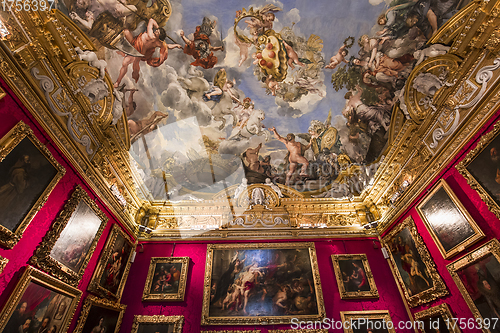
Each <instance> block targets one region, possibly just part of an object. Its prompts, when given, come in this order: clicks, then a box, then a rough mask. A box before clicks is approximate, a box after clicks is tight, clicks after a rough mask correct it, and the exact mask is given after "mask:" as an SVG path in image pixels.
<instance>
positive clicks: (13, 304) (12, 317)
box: [0, 267, 81, 333]
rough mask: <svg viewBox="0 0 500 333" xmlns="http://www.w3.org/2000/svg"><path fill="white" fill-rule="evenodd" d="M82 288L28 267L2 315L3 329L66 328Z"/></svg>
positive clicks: (57, 332)
mask: <svg viewBox="0 0 500 333" xmlns="http://www.w3.org/2000/svg"><path fill="white" fill-rule="evenodd" d="M80 295H81V291H79V290H77V289H75V288H72V287H70V286H68V285H66V284H64V283H62V282H60V281H58V280H56V279H54V278H52V277H50V276H48V275H46V274H44V273H42V272H40V271H38V270H36V269H34V268H32V267H27V268H26V270H25V272H24V274H23V276H22V277H21V279H19V283H18V285H17V287H16V289H15V290H14V292H13V294H12V295H11V296H10V298H9V300H8V301H7V303H6V304H5V306H4V308H3V310H2V313H1V315H0V331H2V332H4V333H19V332H51V333H63V332H66V331H67V329H68V326H69V324H70V320H71V318H72V317H73V314H74V311H75V308H76V306H77V304H78V301H79V300H80Z"/></svg>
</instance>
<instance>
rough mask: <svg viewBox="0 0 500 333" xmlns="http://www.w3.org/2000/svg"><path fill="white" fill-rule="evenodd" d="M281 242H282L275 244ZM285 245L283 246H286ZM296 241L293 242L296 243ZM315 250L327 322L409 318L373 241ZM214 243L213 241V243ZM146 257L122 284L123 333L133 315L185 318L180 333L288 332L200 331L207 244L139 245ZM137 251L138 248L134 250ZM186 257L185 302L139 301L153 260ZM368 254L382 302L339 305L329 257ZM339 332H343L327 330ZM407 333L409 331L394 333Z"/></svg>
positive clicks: (319, 245)
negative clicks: (343, 316)
mask: <svg viewBox="0 0 500 333" xmlns="http://www.w3.org/2000/svg"><path fill="white" fill-rule="evenodd" d="M276 242H283V241H276ZM284 242H286V241H284ZM294 242H296V241H295V240H294ZM313 242H314V243H315V247H316V254H317V258H318V267H319V273H320V280H321V286H322V288H323V298H324V301H325V309H326V315H327V317H328V318H332V319H334V320H337V321H340V311H361V310H389V311H390V313H391V317H392V320H393V322H394V324H395V325H398V322H400V321H408V315H407V314H406V310H405V308H404V304H403V302H402V300H401V296H400V295H399V292H398V289H397V286H396V284H395V281H394V279H393V278H392V273H391V270H390V268H389V266H388V264H387V262H386V260H385V259H384V257H383V255H382V252H381V250H380V244H379V243H378V241H376V244H377V249H374V247H373V239H370V240H368V239H348V240H313ZM214 243H215V242H214ZM143 245H144V252H143V253H137V257H136V259H135V262H134V263H133V264H132V267H131V274H130V276H129V279H128V281H127V284H126V285H125V293H124V294H123V297H122V303H123V304H126V305H127V312H126V315H125V319H124V321H123V324H122V332H130V329H131V327H132V321H133V315H136V314H141V315H167V316H169V315H184V317H185V324H184V329H183V332H187V333H194V332H196V333H198V332H200V330H229V329H240V330H243V329H260V330H261V332H262V333H265V332H268V330H270V329H288V328H290V325H275V326H258V325H257V326H239V327H234V326H203V327H201V326H200V322H201V311H202V302H203V284H204V283H203V282H204V276H205V263H206V250H207V245H206V243H182V242H180V243H177V244H175V246H174V244H172V243H160V242H151V243H143ZM138 248H140V247H138ZM172 249H173V256H174V257H183V256H187V257H190V258H191V262H190V266H189V273H188V281H187V286H186V295H185V300H184V302H142V301H141V298H142V293H143V290H144V283H145V281H146V276H147V273H148V267H149V262H150V259H151V257H168V256H170V255H171V254H172ZM345 253H350V254H356V253H366V255H367V257H368V262H369V264H370V267H371V269H372V273H373V276H374V279H375V284H376V285H377V288H378V291H379V294H380V298H379V299H374V300H370V299H365V300H361V301H360V300H341V299H340V295H339V291H338V287H337V282H336V279H335V275H334V271H333V265H332V262H331V259H330V256H331V255H332V254H345ZM331 331H332V332H333V331H335V332H341V331H342V330H331ZM398 332H410V330H398Z"/></svg>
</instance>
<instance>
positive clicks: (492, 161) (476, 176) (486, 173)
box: [456, 121, 500, 219]
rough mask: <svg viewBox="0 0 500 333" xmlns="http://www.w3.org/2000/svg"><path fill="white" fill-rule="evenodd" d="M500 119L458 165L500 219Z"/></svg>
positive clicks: (470, 183) (471, 185) (473, 187)
mask: <svg viewBox="0 0 500 333" xmlns="http://www.w3.org/2000/svg"><path fill="white" fill-rule="evenodd" d="M499 133H500V121H498V122H496V123H495V125H494V127H493V130H491V131H489V132H488V133H486V134H484V135H483V136H482V137H481V139H480V140H479V142H478V144H477V145H476V146H475V147H474V149H472V150H471V151H469V152H468V153H467V155H466V156H465V157H464V159H463V160H462V161H460V163H458V164H457V165H456V168H457V170H458V172H460V173H461V174H462V176H464V177H465V179H466V180H467V183H468V184H469V185H470V187H471V188H472V189H473V190H475V191H476V192H477V193H478V194H479V196H480V197H481V200H483V201H484V203H486V205H487V206H488V209H489V210H490V211H491V212H493V213H494V214H495V215H496V216H497V218H498V219H500V136H499V135H498V134H499Z"/></svg>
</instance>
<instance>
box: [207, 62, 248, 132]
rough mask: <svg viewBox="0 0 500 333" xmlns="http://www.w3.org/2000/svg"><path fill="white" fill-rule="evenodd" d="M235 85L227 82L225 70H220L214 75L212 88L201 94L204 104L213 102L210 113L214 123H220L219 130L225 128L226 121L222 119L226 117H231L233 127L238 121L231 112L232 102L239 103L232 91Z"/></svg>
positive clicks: (233, 112)
mask: <svg viewBox="0 0 500 333" xmlns="http://www.w3.org/2000/svg"><path fill="white" fill-rule="evenodd" d="M235 84H236V81H235V80H234V79H233V81H230V80H228V78H227V73H226V70H225V69H224V68H222V69H220V70H219V71H218V72H217V74H215V78H214V84H213V86H212V88H211V89H210V90H209V91H207V92H206V93H205V94H203V100H204V101H205V102H214V104H213V105H212V106H211V113H212V117H213V119H214V121H221V122H222V123H221V125H220V126H219V130H222V129H223V128H224V127H225V126H226V119H225V118H224V116H226V115H230V116H232V117H233V127H235V126H236V124H237V121H238V119H237V117H236V113H235V111H234V110H233V102H236V103H238V102H239V99H238V96H237V93H236V91H235V90H234V86H235Z"/></svg>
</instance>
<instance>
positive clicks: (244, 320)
mask: <svg viewBox="0 0 500 333" xmlns="http://www.w3.org/2000/svg"><path fill="white" fill-rule="evenodd" d="M324 311H325V310H324V304H323V295H322V292H321V285H320V281H319V272H318V264H317V260H316V253H315V250H314V244H313V243H277V244H271V243H268V244H224V245H211V244H209V245H208V250H207V265H206V269H205V290H204V296H203V313H202V316H203V317H202V324H203V325H208V324H235V323H241V324H252V323H260V322H262V320H265V321H266V322H268V323H270V324H271V323H290V321H291V319H292V318H300V319H304V320H311V319H318V320H319V318H322V317H323V316H324V314H325V312H324Z"/></svg>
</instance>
